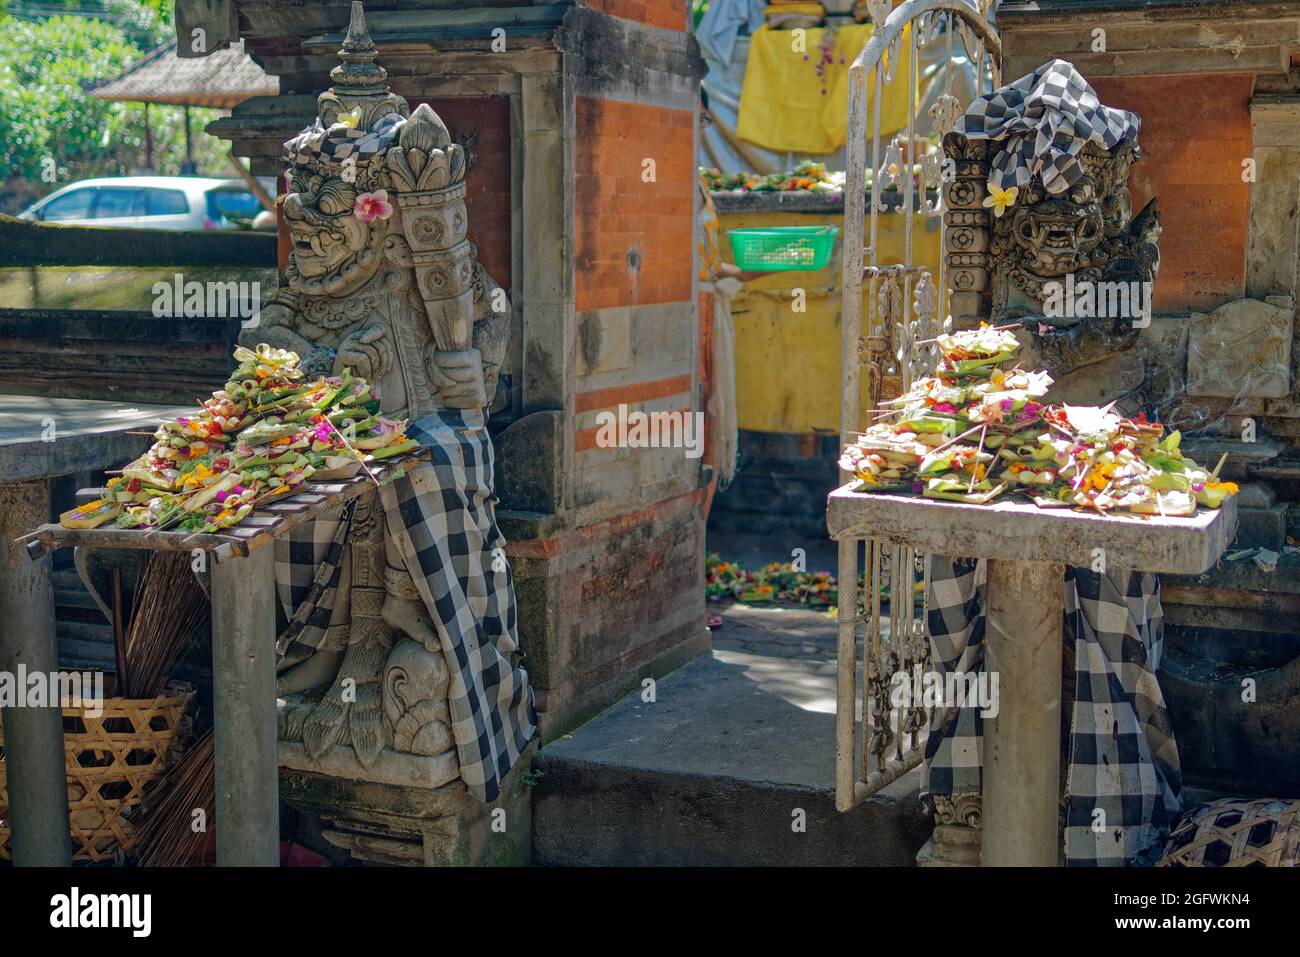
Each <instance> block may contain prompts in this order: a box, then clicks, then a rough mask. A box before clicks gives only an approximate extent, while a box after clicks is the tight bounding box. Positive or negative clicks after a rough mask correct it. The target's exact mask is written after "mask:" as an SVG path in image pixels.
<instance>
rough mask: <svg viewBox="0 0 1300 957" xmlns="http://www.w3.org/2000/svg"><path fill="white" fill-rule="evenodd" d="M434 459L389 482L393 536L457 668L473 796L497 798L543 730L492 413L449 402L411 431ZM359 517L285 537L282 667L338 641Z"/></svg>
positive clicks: (454, 687)
mask: <svg viewBox="0 0 1300 957" xmlns="http://www.w3.org/2000/svg"><path fill="white" fill-rule="evenodd" d="M407 435H408V436H410V437H411V438H413V439H417V440H418V441H420V442H421V444H423V445H424V446H426V447H427V448H428V449H429V452H430V456H431V461H430V463H429V464H427V465H420V466H418V467H416V468H414V469H412V470H411V471H410V472H408V473H407V474H406V475H403V476H402V477H400V478H398V479H396V480H395V481H393V482H391V483H389V484H387V485H384V486H383V488H381V489H380V493H379V494H380V500H381V501H382V502H383V506H384V513H385V516H386V519H387V525H388V534H389V535H390V536H391V537H392V539H393V540H394V541H395V542H396V543H397V546H398V550H399V551H400V552H401V554H402V557H403V558H404V559H405V561H406V567H407V571H409V572H410V574H411V578H412V580H413V582H414V584H415V586H416V589H417V590H418V591H419V593H420V596H421V597H422V598H423V600H424V604H425V606H426V607H427V608H428V610H429V615H430V617H431V618H432V620H433V624H434V628H435V629H436V630H437V632H438V638H439V641H440V642H441V645H442V652H443V655H444V656H445V657H446V659H447V668H448V671H449V672H450V675H451V682H450V688H449V690H448V705H449V708H450V712H451V722H452V734H453V736H454V737H455V740H456V750H457V755H458V757H459V759H460V776H461V779H462V780H463V781H464V782H465V785H466V786H467V787H468V788H469V790H470V792H471V793H472V794H474V795H475V796H476V797H478V798H479V799H480V800H482V801H492V800H494V799H495V798H496V797H497V794H498V793H499V791H500V784H501V779H502V778H504V777H505V775H506V773H507V772H508V771H509V770H510V768H511V767H512V766H513V765H514V763H515V761H517V760H518V758H519V755H520V753H521V752H522V751H523V749H524V748H525V747H526V746H527V745H528V742H529V740H530V739H531V738H532V736H533V733H534V731H535V730H536V727H537V715H536V712H535V710H534V706H533V690H532V687H531V685H530V684H529V681H528V672H527V671H525V670H524V668H523V667H522V665H521V664H519V662H518V660H517V659H519V658H521V657H522V655H520V654H519V652H518V649H519V640H518V633H517V620H516V619H517V613H516V608H515V592H514V581H513V579H512V578H511V574H510V565H509V563H508V562H507V560H506V556H505V539H504V538H503V537H502V535H501V532H500V530H499V529H498V528H497V524H496V515H495V511H494V504H495V501H496V500H495V498H494V496H493V491H492V490H493V467H494V466H493V451H492V440H491V438H490V437H489V436H488V432H487V425H486V415H485V413H484V412H483V411H481V410H454V409H444V410H441V411H438V412H435V413H433V414H432V415H428V416H426V417H424V418H423V419H420V420H419V421H418V422H416V423H414V424H413V425H412V426H411V427H410V428H408V429H407ZM348 520H349V516H348V514H347V513H341V514H339V515H338V516H325V517H322V518H319V519H317V520H316V521H314V522H311V523H307V524H304V525H303V526H301V527H300V528H299V529H295V530H294V532H293V534H291V535H290V536H286V540H283V541H277V543H276V547H277V552H276V584H277V587H278V590H279V595H280V599H281V601H282V603H283V605H284V608H285V612H286V615H289V616H290V623H289V626H288V628H286V630H285V632H284V633H283V634H282V635H281V636H280V640H279V642H278V644H277V651H278V652H279V654H280V655H281V662H280V666H281V667H283V666H284V665H285V664H286V663H291V662H293V661H295V660H302V659H303V658H305V657H307V656H308V655H310V653H311V652H312V651H313V650H314V649H315V648H317V647H321V646H322V645H323V644H324V643H326V642H327V641H330V640H331V638H330V636H329V634H328V624H329V618H330V609H331V608H332V607H333V601H334V594H335V592H336V590H337V583H338V567H339V562H340V560H341V557H342V553H343V545H344V542H345V541H346V537H347V524H348Z"/></svg>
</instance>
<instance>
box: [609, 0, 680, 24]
mask: <svg viewBox="0 0 1300 957" xmlns="http://www.w3.org/2000/svg"><path fill="white" fill-rule="evenodd" d="M587 6H589V7H591V9H593V10H599V11H601V12H602V13H608V14H609V15H610V16H612V17H622V18H623V19H624V20H636V21H637V22H639V23H645V24H648V25H649V26H652V27H664V28H665V29H668V30H684V29H685V28H686V17H687V12H688V8H689V6H690V5H689V4H688V3H687V2H686V0H588V3H587Z"/></svg>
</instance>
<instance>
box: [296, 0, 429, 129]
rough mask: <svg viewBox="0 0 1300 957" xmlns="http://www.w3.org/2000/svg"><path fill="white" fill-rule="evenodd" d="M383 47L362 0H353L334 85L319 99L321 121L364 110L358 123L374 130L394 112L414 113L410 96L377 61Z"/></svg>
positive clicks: (330, 121)
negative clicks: (391, 85) (391, 83)
mask: <svg viewBox="0 0 1300 957" xmlns="http://www.w3.org/2000/svg"><path fill="white" fill-rule="evenodd" d="M378 56H379V48H378V47H376V46H375V41H374V40H372V39H371V38H370V31H368V30H367V29H366V13H365V10H364V9H363V8H362V5H361V3H360V2H359V0H353V3H352V19H351V20H350V21H349V22H348V32H347V34H346V35H345V36H344V37H343V46H342V48H340V50H339V60H340V61H342V62H340V63H339V65H338V66H336V67H335V68H334V69H332V70H330V79H332V80H333V81H334V85H333V86H332V87H330V88H329V89H328V90H326V91H325V92H324V93H322V94H321V95H320V96H319V97H317V99H316V114H317V116H319V117H320V121H321V125H322V126H324V127H325V128H327V129H328V128H329V127H330V126H332V125H333V124H334V123H336V122H338V119H339V117H340V115H341V114H345V113H346V114H350V113H352V112H353V111H355V110H358V109H359V110H360V111H361V112H360V114H359V115H358V117H357V119H356V120H355V126H356V128H358V129H361V130H371V129H373V128H374V127H375V125H376V124H377V123H379V122H381V121H383V120H384V118H385V117H387V116H389V115H390V114H396V115H397V116H398V117H405V116H408V115H410V112H411V111H410V108H409V107H408V106H407V104H406V100H404V99H402V97H400V96H398V95H397V94H396V93H393V92H392V91H390V90H389V89H388V83H387V82H386V81H387V79H388V71H387V70H385V69H384V68H383V67H381V66H380V65H379V64H378V63H376V62H375V60H376V58H378Z"/></svg>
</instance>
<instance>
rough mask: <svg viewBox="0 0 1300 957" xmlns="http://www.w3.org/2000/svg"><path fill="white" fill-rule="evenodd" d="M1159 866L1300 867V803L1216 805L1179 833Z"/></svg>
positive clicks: (1190, 818)
mask: <svg viewBox="0 0 1300 957" xmlns="http://www.w3.org/2000/svg"><path fill="white" fill-rule="evenodd" d="M1156 866H1157V867H1298V866H1300V801H1274V800H1260V801H1234V800H1225V801H1214V802H1212V803H1210V804H1203V805H1201V806H1200V807H1196V808H1193V809H1192V810H1191V811H1189V812H1188V813H1187V814H1185V815H1183V819H1182V820H1181V821H1180V822H1179V823H1178V826H1177V827H1175V828H1174V830H1173V832H1172V833H1171V834H1170V835H1169V840H1168V842H1166V844H1165V856H1164V857H1163V858H1161V859H1160V861H1159V862H1158V863H1157V864H1156Z"/></svg>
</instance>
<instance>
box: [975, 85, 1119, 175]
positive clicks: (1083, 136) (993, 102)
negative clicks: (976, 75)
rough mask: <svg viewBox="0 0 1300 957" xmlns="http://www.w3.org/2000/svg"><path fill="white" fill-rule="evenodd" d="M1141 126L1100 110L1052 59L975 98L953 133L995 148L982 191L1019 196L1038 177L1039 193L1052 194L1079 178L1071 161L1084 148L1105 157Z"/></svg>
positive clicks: (1103, 108) (1092, 95) (1098, 103)
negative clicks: (1010, 192) (1099, 151)
mask: <svg viewBox="0 0 1300 957" xmlns="http://www.w3.org/2000/svg"><path fill="white" fill-rule="evenodd" d="M1141 124H1142V118H1141V117H1140V116H1138V115H1137V114H1136V113H1130V112H1129V111H1128V110H1120V109H1115V108H1113V107H1109V106H1103V105H1102V103H1101V101H1100V100H1098V99H1097V94H1096V93H1095V92H1094V91H1093V89H1092V87H1091V86H1089V85H1088V81H1087V80H1085V79H1084V78H1083V77H1082V76H1081V75H1080V74H1079V71H1078V70H1076V69H1075V68H1074V64H1072V63H1067V62H1066V61H1065V60H1053V61H1051V62H1050V63H1045V64H1043V65H1042V66H1040V67H1039V68H1038V69H1037V70H1035V71H1034V72H1033V73H1030V74H1027V75H1026V76H1022V77H1021V78H1020V79H1018V80H1016V81H1015V82H1014V83H1011V84H1010V85H1008V86H1003V87H999V88H998V89H996V90H994V91H993V92H992V93H989V94H987V95H986V96H981V97H979V98H978V99H977V100H975V102H973V103H972V104H971V105H970V107H969V108H968V109H967V110H966V112H965V113H964V114H963V115H962V116H960V117H959V118H958V120H957V126H956V130H955V131H956V132H957V133H961V134H962V135H963V136H966V137H967V138H969V139H980V140H992V141H995V142H996V143H998V144H999V148H998V150H997V152H996V153H995V154H994V156H993V162H992V164H991V165H990V168H989V185H990V186H996V187H998V188H999V189H1009V188H1010V187H1012V186H1018V187H1020V188H1022V189H1023V188H1024V187H1026V186H1028V185H1029V181H1030V180H1031V179H1032V178H1033V177H1034V174H1036V173H1038V174H1041V175H1042V179H1043V187H1044V188H1045V189H1046V190H1047V191H1048V192H1049V193H1053V194H1059V193H1063V192H1065V191H1066V190H1067V189H1069V187H1070V186H1071V185H1073V184H1074V183H1075V182H1077V181H1078V180H1079V178H1080V177H1081V176H1083V168H1082V167H1081V166H1080V165H1079V160H1078V156H1079V151H1080V150H1082V149H1083V147H1084V144H1085V143H1093V144H1095V145H1097V146H1099V147H1101V148H1102V149H1106V150H1109V149H1114V148H1115V147H1116V146H1118V145H1119V144H1120V143H1121V142H1122V141H1124V140H1126V139H1128V140H1131V141H1132V142H1133V143H1136V142H1137V135H1138V128H1139V127H1140V126H1141Z"/></svg>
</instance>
